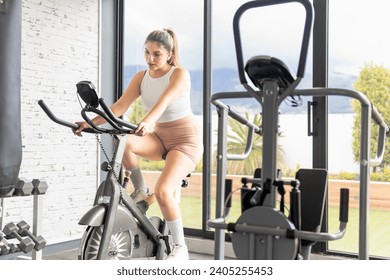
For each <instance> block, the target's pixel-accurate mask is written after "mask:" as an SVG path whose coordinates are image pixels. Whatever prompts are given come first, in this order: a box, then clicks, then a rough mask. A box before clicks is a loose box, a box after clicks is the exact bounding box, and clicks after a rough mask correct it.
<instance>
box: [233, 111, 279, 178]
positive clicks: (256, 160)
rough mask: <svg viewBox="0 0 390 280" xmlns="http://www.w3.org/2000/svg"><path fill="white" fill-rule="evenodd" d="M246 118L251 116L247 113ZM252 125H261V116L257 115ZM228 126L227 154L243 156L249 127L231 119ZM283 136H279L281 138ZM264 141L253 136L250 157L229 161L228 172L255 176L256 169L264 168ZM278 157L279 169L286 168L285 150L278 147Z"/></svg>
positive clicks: (259, 137) (260, 137)
mask: <svg viewBox="0 0 390 280" xmlns="http://www.w3.org/2000/svg"><path fill="white" fill-rule="evenodd" d="M245 117H246V118H247V119H249V114H248V113H245ZM252 123H254V124H256V125H257V126H260V125H261V115H260V114H255V115H254V117H253V120H252ZM228 126H229V127H230V132H229V133H228V135H227V139H228V142H227V153H228V154H241V153H243V151H244V150H245V146H246V142H247V135H248V129H249V128H248V127H247V126H245V125H242V124H240V123H239V122H237V121H235V120H233V119H231V118H229V120H228ZM280 136H281V135H279V137H280ZM262 155H263V141H262V136H261V135H259V134H257V133H255V134H254V136H253V146H252V150H251V152H250V154H249V156H248V157H247V158H246V159H244V160H240V161H236V160H235V161H229V162H228V164H227V165H228V166H227V172H228V173H229V174H240V175H253V173H254V171H255V169H256V168H258V167H261V166H262V158H263V156H262ZM277 157H278V162H279V166H278V167H279V168H283V167H284V162H283V149H282V147H281V146H279V145H278V150H277Z"/></svg>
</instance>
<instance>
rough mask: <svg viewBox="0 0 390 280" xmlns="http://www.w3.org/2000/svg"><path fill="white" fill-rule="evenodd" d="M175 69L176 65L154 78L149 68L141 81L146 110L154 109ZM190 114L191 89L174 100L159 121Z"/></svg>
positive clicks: (142, 99)
mask: <svg viewBox="0 0 390 280" xmlns="http://www.w3.org/2000/svg"><path fill="white" fill-rule="evenodd" d="M175 69H176V67H172V68H171V70H169V72H168V73H166V74H165V75H164V76H162V77H160V78H152V77H151V76H150V75H149V70H147V71H146V73H145V75H144V78H143V79H142V82H141V101H142V105H143V106H144V107H145V108H146V110H148V111H149V110H150V109H152V108H153V106H154V105H155V104H156V103H157V101H158V100H159V99H160V96H161V95H162V94H163V93H164V92H165V90H166V89H167V88H168V85H169V81H170V78H171V75H172V73H173V71H174V70H175ZM188 115H192V110H191V102H190V92H189V91H187V92H183V94H182V95H180V96H178V97H177V98H176V99H175V100H173V101H172V102H171V104H169V105H168V106H167V108H166V110H165V111H164V113H163V114H162V115H161V117H160V118H159V119H158V120H157V122H159V123H163V122H171V121H175V120H178V119H181V118H183V117H186V116H188Z"/></svg>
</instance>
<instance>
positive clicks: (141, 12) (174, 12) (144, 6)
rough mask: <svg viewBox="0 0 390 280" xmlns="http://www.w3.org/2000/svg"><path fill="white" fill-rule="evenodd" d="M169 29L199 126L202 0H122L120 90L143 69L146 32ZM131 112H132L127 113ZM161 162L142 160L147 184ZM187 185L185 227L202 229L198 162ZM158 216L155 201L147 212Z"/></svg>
mask: <svg viewBox="0 0 390 280" xmlns="http://www.w3.org/2000/svg"><path fill="white" fill-rule="evenodd" d="M163 28H172V29H173V30H174V31H175V33H176V35H177V37H178V44H179V56H180V63H181V65H182V66H183V67H184V68H186V69H188V70H189V72H190V75H191V84H192V88H191V102H192V110H193V112H194V114H195V116H196V117H197V119H198V123H199V124H200V125H202V100H203V98H202V96H203V95H202V71H203V69H202V68H203V65H202V64H203V59H202V57H203V1H201V0H198V1H179V0H167V1H163V2H162V1H158V0H144V1H130V0H124V53H123V57H124V58H123V60H124V61H123V65H124V69H123V89H125V88H126V87H127V85H128V83H129V81H130V79H131V77H132V76H133V75H134V74H136V73H137V72H138V71H141V70H143V69H146V64H145V61H144V55H143V52H144V48H143V44H144V42H145V39H146V37H147V35H148V34H149V33H150V32H151V31H153V30H156V29H163ZM130 114H131V112H130ZM162 167H163V163H162V162H157V163H155V162H144V163H143V165H142V169H143V174H144V177H145V180H146V183H147V184H148V185H149V186H151V187H154V185H155V182H156V180H157V177H158V175H159V170H161V168H162ZM183 179H184V178H183ZM188 181H189V184H190V186H189V187H188V188H183V189H181V192H182V195H181V203H180V207H181V210H182V215H183V223H184V226H185V227H189V228H201V225H202V222H201V219H202V215H201V209H202V208H201V196H202V184H201V182H202V179H201V164H200V165H199V166H198V167H197V170H196V171H195V172H193V174H192V176H191V177H190V178H188ZM148 213H149V214H150V215H153V214H156V215H160V213H159V209H158V206H157V203H155V204H154V205H152V207H151V209H150V210H149V211H148Z"/></svg>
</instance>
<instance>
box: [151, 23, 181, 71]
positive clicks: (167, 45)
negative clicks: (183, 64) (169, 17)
mask: <svg viewBox="0 0 390 280" xmlns="http://www.w3.org/2000/svg"><path fill="white" fill-rule="evenodd" d="M147 42H156V43H158V44H160V46H161V47H163V48H164V49H165V50H166V51H168V52H169V53H172V55H171V58H170V59H169V60H168V63H169V64H170V65H173V66H180V62H179V49H178V44H177V39H176V34H175V32H173V30H172V29H168V28H164V29H163V30H155V31H152V32H151V33H150V34H149V35H148V37H146V40H145V44H146V43H147Z"/></svg>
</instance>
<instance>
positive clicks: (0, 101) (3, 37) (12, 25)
mask: <svg viewBox="0 0 390 280" xmlns="http://www.w3.org/2000/svg"><path fill="white" fill-rule="evenodd" d="M21 10H22V5H21V0H3V1H1V2H0V197H4V196H8V195H10V194H12V192H13V189H14V187H13V186H14V185H15V184H16V182H17V180H18V175H19V170H20V165H21V162H22V137H21V113H20V107H21V104H20V101H21V100H20V88H21V77H20V73H21V33H22V13H21Z"/></svg>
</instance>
